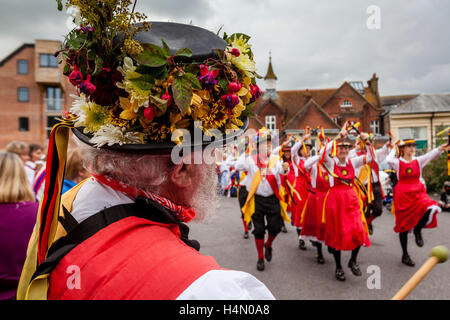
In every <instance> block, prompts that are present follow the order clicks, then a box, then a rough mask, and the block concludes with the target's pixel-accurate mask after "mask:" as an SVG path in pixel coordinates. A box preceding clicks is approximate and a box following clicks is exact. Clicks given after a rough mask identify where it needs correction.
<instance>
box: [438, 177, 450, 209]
mask: <svg viewBox="0 0 450 320" xmlns="http://www.w3.org/2000/svg"><path fill="white" fill-rule="evenodd" d="M438 203H439V205H440V206H441V208H442V211H447V212H450V181H445V183H444V192H442V194H441V200H439V201H438Z"/></svg>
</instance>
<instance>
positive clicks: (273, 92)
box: [263, 53, 279, 100]
mask: <svg viewBox="0 0 450 320" xmlns="http://www.w3.org/2000/svg"><path fill="white" fill-rule="evenodd" d="M264 81H265V82H266V90H265V91H264V94H263V99H264V100H269V99H272V100H278V98H279V97H278V94H277V85H276V84H277V76H276V75H275V72H274V71H273V66H272V55H271V53H269V67H268V68H267V73H266V76H265V77H264Z"/></svg>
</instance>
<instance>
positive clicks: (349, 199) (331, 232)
mask: <svg viewBox="0 0 450 320" xmlns="http://www.w3.org/2000/svg"><path fill="white" fill-rule="evenodd" d="M362 214H363V213H362V211H361V206H360V204H359V199H358V195H357V194H356V191H355V189H353V187H349V186H346V185H337V186H334V187H332V188H331V189H330V191H329V192H328V196H327V198H326V203H325V237H324V242H325V245H327V246H329V247H331V248H334V249H336V250H344V251H352V250H354V249H356V248H357V247H359V246H363V245H364V246H366V247H368V246H370V240H369V237H368V234H367V230H366V228H365V227H364V224H363V220H362Z"/></svg>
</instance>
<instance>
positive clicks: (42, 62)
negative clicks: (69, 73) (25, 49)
mask: <svg viewBox="0 0 450 320" xmlns="http://www.w3.org/2000/svg"><path fill="white" fill-rule="evenodd" d="M39 66H40V67H43V68H56V67H58V60H57V59H56V57H55V56H54V55H52V54H48V53H41V54H39Z"/></svg>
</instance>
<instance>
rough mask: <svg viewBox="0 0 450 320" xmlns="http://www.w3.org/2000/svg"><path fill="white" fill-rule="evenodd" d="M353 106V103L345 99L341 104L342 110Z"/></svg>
mask: <svg viewBox="0 0 450 320" xmlns="http://www.w3.org/2000/svg"><path fill="white" fill-rule="evenodd" d="M351 106H352V102H351V101H350V100H348V99H345V100H344V101H342V102H341V107H342V108H350V107H351Z"/></svg>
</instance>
